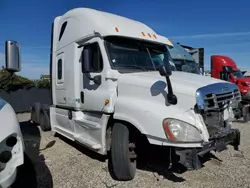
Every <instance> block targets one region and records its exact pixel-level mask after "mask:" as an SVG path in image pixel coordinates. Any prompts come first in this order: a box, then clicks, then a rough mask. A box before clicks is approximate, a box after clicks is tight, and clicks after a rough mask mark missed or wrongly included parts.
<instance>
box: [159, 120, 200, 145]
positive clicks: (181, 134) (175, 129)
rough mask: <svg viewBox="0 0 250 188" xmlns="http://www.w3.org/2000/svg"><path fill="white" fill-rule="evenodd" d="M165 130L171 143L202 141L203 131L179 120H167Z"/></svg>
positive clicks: (164, 122) (164, 123) (164, 124)
mask: <svg viewBox="0 0 250 188" xmlns="http://www.w3.org/2000/svg"><path fill="white" fill-rule="evenodd" d="M163 129H164V131H165V134H166V136H167V137H168V139H169V140H171V141H177V142H198V141H202V138H201V131H199V130H198V129H197V128H196V127H194V126H193V125H191V124H189V123H186V122H184V121H180V120H177V119H165V120H164V121H163Z"/></svg>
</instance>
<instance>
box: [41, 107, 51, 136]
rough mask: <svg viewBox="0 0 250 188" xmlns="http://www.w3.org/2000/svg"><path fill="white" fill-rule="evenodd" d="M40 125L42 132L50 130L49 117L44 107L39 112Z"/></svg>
mask: <svg viewBox="0 0 250 188" xmlns="http://www.w3.org/2000/svg"><path fill="white" fill-rule="evenodd" d="M40 127H41V129H42V131H44V132H46V131H50V130H51V126H50V119H49V116H48V114H47V112H46V111H45V109H44V108H42V109H41V112H40Z"/></svg>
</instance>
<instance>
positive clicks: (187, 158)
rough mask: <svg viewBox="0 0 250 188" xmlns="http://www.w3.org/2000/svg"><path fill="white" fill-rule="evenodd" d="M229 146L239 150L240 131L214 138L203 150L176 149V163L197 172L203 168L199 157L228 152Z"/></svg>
mask: <svg viewBox="0 0 250 188" xmlns="http://www.w3.org/2000/svg"><path fill="white" fill-rule="evenodd" d="M227 145H232V146H234V149H235V150H239V145H240V131H239V130H238V129H231V130H230V131H229V132H227V133H224V134H220V135H218V136H214V137H213V138H212V139H210V140H209V142H208V143H205V144H203V147H202V148H175V153H176V154H177V156H178V158H177V159H178V160H177V161H174V162H178V163H181V164H182V165H184V166H185V167H186V168H187V169H188V170H194V169H196V170H197V169H199V168H201V162H200V159H199V157H201V156H203V155H205V154H206V153H209V152H210V151H215V152H221V151H223V150H226V149H227Z"/></svg>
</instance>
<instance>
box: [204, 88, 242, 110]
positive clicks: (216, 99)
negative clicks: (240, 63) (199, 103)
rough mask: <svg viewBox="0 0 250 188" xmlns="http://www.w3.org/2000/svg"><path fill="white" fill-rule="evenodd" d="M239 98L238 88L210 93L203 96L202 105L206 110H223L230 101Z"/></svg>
mask: <svg viewBox="0 0 250 188" xmlns="http://www.w3.org/2000/svg"><path fill="white" fill-rule="evenodd" d="M240 99H241V94H240V92H239V90H238V89H235V90H233V91H232V92H226V93H220V94H214V93H210V94H206V95H205V97H204V107H205V109H206V111H223V110H224V109H225V108H227V106H228V105H229V104H230V102H231V101H233V100H240Z"/></svg>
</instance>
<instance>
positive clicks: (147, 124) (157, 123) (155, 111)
mask: <svg viewBox="0 0 250 188" xmlns="http://www.w3.org/2000/svg"><path fill="white" fill-rule="evenodd" d="M165 118H176V119H179V120H182V121H185V122H188V123H190V124H192V125H194V126H196V127H198V128H199V129H201V130H202V131H203V134H204V135H203V136H202V137H203V139H204V140H207V130H206V129H205V127H204V126H203V125H202V122H201V120H200V119H199V118H197V115H195V114H194V113H192V110H191V109H186V110H184V109H183V108H182V107H181V106H178V105H171V106H165V105H164V104H160V103H156V102H152V101H150V100H144V99H138V98H132V97H131V98H130V97H125V96H123V97H118V98H117V100H116V103H115V113H114V119H118V120H123V121H127V122H129V123H131V124H133V125H134V126H135V127H136V128H137V129H138V130H139V131H140V132H141V133H142V134H145V135H146V136H147V137H148V140H149V142H150V143H152V144H158V145H162V143H163V142H167V141H168V140H167V138H166V136H165V132H164V130H163V126H162V123H163V120H164V119H165Z"/></svg>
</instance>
